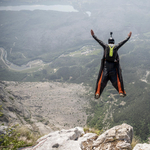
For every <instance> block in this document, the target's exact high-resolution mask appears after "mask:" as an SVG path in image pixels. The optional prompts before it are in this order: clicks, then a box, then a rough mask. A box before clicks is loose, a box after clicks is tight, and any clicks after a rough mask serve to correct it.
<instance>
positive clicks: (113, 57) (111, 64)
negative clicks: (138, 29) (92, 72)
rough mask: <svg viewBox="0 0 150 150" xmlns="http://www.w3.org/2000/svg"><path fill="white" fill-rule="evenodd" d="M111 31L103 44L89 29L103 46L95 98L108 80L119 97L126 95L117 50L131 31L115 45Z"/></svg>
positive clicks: (92, 32)
mask: <svg viewBox="0 0 150 150" xmlns="http://www.w3.org/2000/svg"><path fill="white" fill-rule="evenodd" d="M112 34H113V33H112V32H110V38H109V39H108V44H105V43H104V42H103V41H101V40H100V39H98V38H97V37H96V35H95V34H94V31H93V30H91V35H92V37H93V38H94V39H95V40H96V41H97V42H98V43H99V44H100V45H101V46H102V47H103V49H104V55H103V58H102V60H101V67H100V70H99V74H98V78H97V82H96V88H95V98H96V99H98V98H99V97H100V96H101V94H102V92H103V90H104V88H105V87H106V85H107V82H108V81H109V80H110V81H111V83H112V85H113V86H114V88H115V89H116V90H117V91H118V92H119V94H120V96H121V97H124V96H126V92H125V90H124V85H123V78H122V71H121V67H120V63H119V55H118V50H119V48H120V47H121V46H123V45H124V44H125V43H126V42H127V41H128V40H129V39H130V37H131V35H132V32H130V33H129V34H128V37H127V38H126V39H125V40H123V41H122V42H120V43H118V44H117V45H115V40H114V39H113V37H112Z"/></svg>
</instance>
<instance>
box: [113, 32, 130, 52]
mask: <svg viewBox="0 0 150 150" xmlns="http://www.w3.org/2000/svg"><path fill="white" fill-rule="evenodd" d="M131 35H132V32H130V33H129V34H128V37H127V38H126V39H125V40H123V41H122V42H120V43H118V44H117V45H116V46H117V49H119V48H120V47H121V46H123V45H124V44H125V43H126V42H127V41H128V40H129V39H130V37H131Z"/></svg>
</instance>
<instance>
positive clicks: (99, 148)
mask: <svg viewBox="0 0 150 150" xmlns="http://www.w3.org/2000/svg"><path fill="white" fill-rule="evenodd" d="M132 137H133V127H131V126H130V125H128V124H122V125H119V126H115V127H113V128H111V129H109V130H107V131H106V132H104V133H103V134H101V135H100V136H99V137H98V138H97V140H96V141H94V143H93V149H95V150H106V149H107V150H113V149H115V150H131V149H132V147H131V142H132Z"/></svg>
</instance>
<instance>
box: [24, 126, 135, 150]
mask: <svg viewBox="0 0 150 150" xmlns="http://www.w3.org/2000/svg"><path fill="white" fill-rule="evenodd" d="M132 136H133V128H132V127H131V126H130V125H127V124H122V125H119V126H115V127H113V128H111V129H109V130H107V131H106V132H104V133H103V134H102V135H100V136H99V137H98V136H97V135H96V134H94V133H86V134H85V133H84V131H83V128H80V127H76V128H72V129H70V130H61V131H55V132H52V133H50V134H48V135H45V136H43V137H41V138H40V139H39V140H38V141H37V145H36V146H34V147H30V148H26V149H25V150H32V149H36V150H58V149H59V150H131V149H132V148H131V145H130V143H131V142H132Z"/></svg>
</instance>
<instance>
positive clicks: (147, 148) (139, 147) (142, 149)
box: [133, 143, 150, 150]
mask: <svg viewBox="0 0 150 150" xmlns="http://www.w3.org/2000/svg"><path fill="white" fill-rule="evenodd" d="M133 150H150V144H146V143H144V144H136V146H135V147H134V148H133Z"/></svg>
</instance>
